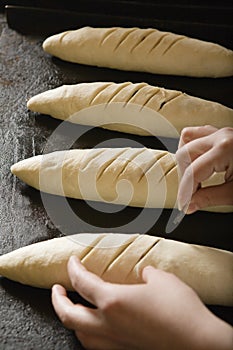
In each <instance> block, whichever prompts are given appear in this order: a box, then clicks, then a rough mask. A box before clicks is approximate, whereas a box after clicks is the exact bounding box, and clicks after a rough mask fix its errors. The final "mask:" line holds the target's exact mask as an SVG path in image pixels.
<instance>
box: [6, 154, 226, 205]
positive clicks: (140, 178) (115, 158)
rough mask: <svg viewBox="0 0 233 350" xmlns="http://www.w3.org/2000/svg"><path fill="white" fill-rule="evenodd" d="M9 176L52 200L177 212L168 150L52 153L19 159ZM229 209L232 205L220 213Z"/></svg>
mask: <svg viewBox="0 0 233 350" xmlns="http://www.w3.org/2000/svg"><path fill="white" fill-rule="evenodd" d="M11 171H12V173H13V174H15V175H16V176H18V177H19V178H20V179H21V180H22V181H24V182H26V183H27V184H28V185H30V186H32V187H34V188H36V189H39V190H41V191H43V192H47V193H52V194H56V195H61V196H67V197H71V198H78V199H86V200H92V201H102V202H109V203H114V204H123V205H130V206H137V207H149V208H174V207H176V197H177V191H178V185H179V177H178V171H177V165H176V160H175V155H174V154H172V153H169V152H167V151H161V150H154V149H148V148H95V149H75V150H68V151H57V152H53V153H49V154H45V155H39V156H35V157H32V158H28V159H25V160H22V161H20V162H18V163H16V164H14V165H13V166H12V167H11ZM210 179H211V185H213V184H220V183H223V182H224V181H225V180H224V173H216V174H214V175H213V176H211V178H210ZM190 186H191V184H190ZM205 186H208V181H205ZM207 209H208V208H207ZM215 210H217V209H216V208H215ZM231 210H232V206H229V207H220V208H219V211H231Z"/></svg>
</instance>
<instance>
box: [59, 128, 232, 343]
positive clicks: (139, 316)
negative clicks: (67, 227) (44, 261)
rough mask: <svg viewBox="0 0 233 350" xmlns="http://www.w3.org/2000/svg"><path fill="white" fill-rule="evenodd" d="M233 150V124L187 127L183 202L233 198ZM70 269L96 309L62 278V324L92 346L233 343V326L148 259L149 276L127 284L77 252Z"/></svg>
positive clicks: (195, 204)
mask: <svg viewBox="0 0 233 350" xmlns="http://www.w3.org/2000/svg"><path fill="white" fill-rule="evenodd" d="M232 149H233V129H232V128H224V129H221V130H217V129H216V128H214V127H212V126H205V127H196V128H186V129H184V130H183V132H182V134H181V138H180V142H179V149H178V151H177V154H176V155H177V159H178V161H179V165H180V170H181V175H182V176H181V182H180V187H179V193H178V199H179V206H180V208H181V209H184V208H186V210H187V213H193V212H194V211H196V210H198V209H200V208H203V207H207V206H213V205H221V204H225V205H226V204H229V205H233V201H232V195H231V194H232V191H233V159H232ZM214 171H226V175H225V180H226V182H225V184H224V185H221V186H217V188H214V189H213V188H206V189H202V188H200V183H201V182H202V181H204V180H205V179H206V178H207V177H209V176H210V175H211V174H212V173H213V172H214ZM190 183H193V186H192V187H191V191H190ZM215 187H216V186H215ZM187 193H189V196H190V197H189V198H187ZM67 269H68V274H69V277H70V280H71V283H72V286H73V288H74V290H76V291H77V293H79V294H80V295H81V296H82V297H83V298H84V299H86V300H87V301H89V302H90V303H91V304H93V306H94V308H89V307H86V306H83V305H81V304H74V303H73V302H72V301H71V300H70V299H69V298H68V296H67V294H66V290H65V289H64V288H63V287H62V286H60V285H55V286H53V288H52V303H53V306H54V308H55V311H56V313H57V315H58V317H59V318H60V320H61V321H62V323H63V324H64V325H65V326H66V327H67V328H69V329H71V330H73V331H74V332H75V334H76V336H77V337H78V339H79V340H80V342H81V343H82V345H83V346H84V348H85V349H87V350H92V349H93V350H98V349H100V350H151V349H156V350H170V349H173V350H178V349H179V350H186V349H187V350H231V349H232V348H233V329H232V327H231V326H230V325H228V324H227V323H225V322H224V321H222V320H221V319H219V318H217V317H216V316H215V315H214V314H212V313H211V312H210V311H209V310H208V309H207V308H206V306H205V305H204V304H203V303H202V302H201V300H200V299H199V297H198V296H197V295H196V293H195V292H194V291H193V290H192V289H191V288H190V287H188V286H187V285H186V284H184V283H183V282H182V281H181V280H179V279H178V278H177V277H176V276H175V275H172V274H170V273H167V272H164V271H160V270H157V269H155V268H153V267H151V266H147V267H146V268H144V269H143V271H142V280H143V283H141V284H135V285H120V284H113V283H108V282H104V281H103V280H102V279H101V278H100V277H98V276H96V275H95V274H93V273H91V272H90V271H87V270H86V268H85V267H84V266H83V265H82V264H81V262H80V261H79V260H78V259H77V258H76V257H71V258H70V259H69V262H68V265H67Z"/></svg>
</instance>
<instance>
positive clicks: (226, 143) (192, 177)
mask: <svg viewBox="0 0 233 350" xmlns="http://www.w3.org/2000/svg"><path fill="white" fill-rule="evenodd" d="M176 158H177V161H178V164H179V169H180V173H181V181H180V186H179V191H178V206H179V209H180V210H184V211H185V212H186V213H187V214H191V213H194V212H195V211H197V210H199V209H202V208H205V207H213V206H216V205H233V128H229V127H227V128H222V129H219V130H218V129H216V128H215V127H213V126H210V125H207V126H201V127H188V128H185V129H183V131H182V133H181V137H180V141H179V146H178V151H177V152H176ZM214 172H226V173H225V183H224V184H222V185H218V186H212V187H206V188H201V182H203V181H205V180H206V179H208V178H209V177H210V176H211V175H212V174H213V173H214Z"/></svg>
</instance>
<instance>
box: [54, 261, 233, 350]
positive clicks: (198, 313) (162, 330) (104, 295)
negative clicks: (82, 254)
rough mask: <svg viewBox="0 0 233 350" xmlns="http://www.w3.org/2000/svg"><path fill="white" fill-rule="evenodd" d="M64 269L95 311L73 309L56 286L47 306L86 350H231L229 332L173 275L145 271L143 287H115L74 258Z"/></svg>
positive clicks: (231, 332) (77, 306)
mask: <svg viewBox="0 0 233 350" xmlns="http://www.w3.org/2000/svg"><path fill="white" fill-rule="evenodd" d="M67 268H68V274H69V277H70V280H71V283H72V286H73V288H74V289H75V290H76V291H77V293H79V294H80V295H81V296H82V297H83V298H84V299H86V300H87V301H89V302H90V303H91V304H93V305H94V306H95V308H89V307H86V306H83V305H81V304H74V303H73V302H72V301H71V300H70V299H69V298H68V297H67V294H66V290H65V289H64V288H63V287H62V286H60V285H54V286H53V288H52V303H53V306H54V308H55V311H56V313H57V315H58V317H59V318H60V320H61V321H62V323H63V324H64V326H66V327H67V328H69V329H72V330H73V331H74V332H75V334H76V336H77V337H78V339H79V340H80V342H81V343H82V345H83V346H84V348H85V349H88V350H91V349H93V350H98V349H99V350H147V349H148V350H151V349H158V350H160V349H162V350H170V349H173V350H186V349H188V350H202V349H203V350H209V349H210V350H231V349H232V346H233V330H232V328H231V327H230V326H229V325H228V324H227V323H225V322H224V321H222V320H220V319H218V318H217V317H216V316H214V315H213V314H212V313H211V312H210V311H209V310H208V309H207V308H206V307H205V306H204V304H203V303H202V302H201V301H200V299H199V298H198V296H197V295H196V293H195V292H194V291H193V290H192V289H191V288H189V287H188V286H187V285H186V284H184V283H183V282H181V281H180V280H179V279H178V278H177V277H175V275H172V274H170V273H167V272H164V271H161V270H157V269H155V268H153V267H151V266H147V267H145V268H144V270H143V272H142V279H143V283H141V284H135V285H120V284H113V283H108V282H104V281H103V280H102V279H101V278H100V277H98V276H96V275H95V274H93V273H91V272H89V271H88V270H86V268H85V267H84V266H83V265H82V264H81V262H80V261H79V260H78V259H77V258H76V257H74V256H73V257H71V258H70V260H69V262H68V266H67Z"/></svg>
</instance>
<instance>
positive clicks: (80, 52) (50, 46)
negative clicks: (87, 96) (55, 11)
mask: <svg viewBox="0 0 233 350" xmlns="http://www.w3.org/2000/svg"><path fill="white" fill-rule="evenodd" d="M43 49H44V50H45V51H46V52H48V53H49V54H51V55H54V56H57V57H59V58H61V59H63V60H66V61H70V62H75V63H81V64H86V65H92V66H100V67H108V68H116V69H121V70H131V71H142V72H150V73H156V74H171V75H185V76H192V77H226V76H231V75H233V51H232V50H229V49H226V48H224V47H222V46H220V45H218V44H214V43H211V42H206V41H202V40H198V39H192V38H189V37H186V36H184V35H178V34H173V33H169V32H162V31H159V30H156V29H152V28H149V29H140V28H121V27H112V28H92V27H84V28H81V29H77V30H70V31H67V32H63V33H59V34H56V35H53V36H51V37H49V38H47V39H46V40H45V41H44V43H43Z"/></svg>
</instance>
